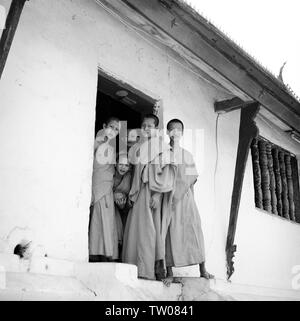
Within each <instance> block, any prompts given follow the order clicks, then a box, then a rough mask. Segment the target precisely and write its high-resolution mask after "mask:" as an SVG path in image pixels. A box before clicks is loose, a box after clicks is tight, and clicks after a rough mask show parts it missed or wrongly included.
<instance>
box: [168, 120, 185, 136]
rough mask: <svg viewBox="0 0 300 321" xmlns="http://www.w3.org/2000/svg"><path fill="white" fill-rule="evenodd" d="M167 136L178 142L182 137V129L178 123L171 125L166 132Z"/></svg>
mask: <svg viewBox="0 0 300 321" xmlns="http://www.w3.org/2000/svg"><path fill="white" fill-rule="evenodd" d="M168 135H169V137H170V139H171V140H180V139H181V137H182V135H183V128H182V125H181V124H180V123H177V122H174V123H171V124H170V126H169V130H168Z"/></svg>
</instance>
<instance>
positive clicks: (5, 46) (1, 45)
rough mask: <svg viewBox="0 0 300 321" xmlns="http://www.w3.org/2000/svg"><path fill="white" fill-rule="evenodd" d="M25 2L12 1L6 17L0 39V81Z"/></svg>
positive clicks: (19, 0)
mask: <svg viewBox="0 0 300 321" xmlns="http://www.w3.org/2000/svg"><path fill="white" fill-rule="evenodd" d="M25 1H28V0H12V2H11V5H10V9H9V12H8V15H7V17H6V22H5V29H4V30H3V32H2V36H1V39H0V79H1V77H2V73H3V70H4V67H5V63H6V60H7V57H8V53H9V50H10V47H11V44H12V42H13V39H14V35H15V32H16V30H17V26H18V23H19V20H20V16H21V13H22V10H23V7H24V4H25Z"/></svg>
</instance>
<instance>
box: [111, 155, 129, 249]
mask: <svg viewBox="0 0 300 321" xmlns="http://www.w3.org/2000/svg"><path fill="white" fill-rule="evenodd" d="M130 187H131V165H130V164H129V162H128V158H127V153H123V154H120V155H119V156H118V159H117V164H116V172H115V176H114V186H113V192H114V202H115V214H116V221H117V229H118V240H119V246H120V247H121V246H122V243H123V232H124V227H125V223H126V219H127V215H128V211H129V206H128V202H127V201H128V194H129V191H130ZM120 247H119V248H120Z"/></svg>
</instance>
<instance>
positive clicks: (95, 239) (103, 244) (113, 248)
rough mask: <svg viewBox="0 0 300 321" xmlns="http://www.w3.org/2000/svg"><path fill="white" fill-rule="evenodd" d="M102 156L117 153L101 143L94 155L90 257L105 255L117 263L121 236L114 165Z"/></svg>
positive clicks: (106, 144)
mask: <svg viewBox="0 0 300 321" xmlns="http://www.w3.org/2000/svg"><path fill="white" fill-rule="evenodd" d="M102 152H103V153H104V154H105V153H106V154H107V153H108V154H109V155H110V156H113V154H114V149H113V147H112V146H110V145H109V144H108V143H102V144H100V146H98V147H97V149H96V152H95V157H94V164H93V177H92V211H91V217H90V224H89V255H103V256H106V257H110V258H112V259H118V233H117V224H116V218H115V206H114V197H113V177H114V173H115V165H114V163H113V162H111V160H110V159H106V161H103V157H101V153H102ZM97 153H98V154H97ZM99 155H100V156H99ZM97 156H98V157H97Z"/></svg>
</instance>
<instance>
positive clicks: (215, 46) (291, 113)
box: [122, 0, 300, 131]
mask: <svg viewBox="0 0 300 321" xmlns="http://www.w3.org/2000/svg"><path fill="white" fill-rule="evenodd" d="M122 1H123V2H124V3H125V4H127V5H128V6H129V7H130V8H132V9H134V10H135V11H136V12H137V13H138V14H139V15H140V16H142V17H144V18H145V19H147V20H148V21H149V25H141V26H139V27H140V28H142V29H144V31H145V32H148V33H149V30H150V31H151V29H149V26H150V25H151V24H152V25H153V26H155V28H157V29H158V30H160V31H162V32H164V34H165V36H168V37H171V38H172V39H173V40H175V41H176V42H177V43H179V44H180V45H181V46H182V47H183V48H185V49H187V50H189V51H190V52H192V53H193V54H194V55H195V56H197V57H198V58H199V59H201V60H202V61H203V62H205V63H206V64H207V66H209V67H210V68H212V69H214V70H216V71H217V72H218V73H219V74H220V75H221V76H222V77H223V78H225V79H227V80H228V81H229V82H231V83H232V84H233V85H234V86H236V87H237V88H238V89H239V90H241V91H243V92H245V93H246V94H247V95H248V96H249V97H251V98H252V99H253V100H255V101H258V102H259V103H260V104H261V105H263V106H264V107H266V109H268V110H269V111H270V112H272V113H273V114H274V115H276V116H277V117H278V118H279V119H280V120H282V121H283V122H284V123H286V124H288V125H289V126H290V127H292V128H294V129H295V130H297V131H300V108H299V107H300V104H299V102H297V101H296V100H295V99H294V98H293V97H291V95H289V94H288V93H286V92H285V91H284V90H283V89H281V88H280V87H279V86H277V85H276V84H275V80H272V79H269V78H268V77H267V76H266V73H263V72H262V71H261V70H260V69H259V68H258V66H257V65H255V63H253V62H252V60H251V58H249V57H246V54H245V53H244V54H241V50H238V49H234V45H233V43H232V41H230V40H229V39H228V38H227V39H225V38H224V37H223V38H222V37H221V36H220V34H218V33H217V32H216V30H215V29H216V28H212V27H211V25H210V24H209V23H208V22H207V21H206V22H205V21H204V20H205V19H204V18H202V20H203V21H201V20H200V18H199V17H196V18H195V17H194V16H193V15H192V14H191V13H189V12H186V11H185V10H183V9H182V8H180V7H179V6H178V5H176V3H177V1H176V3H175V1H164V4H162V3H161V2H160V1H158V0H152V1H148V0H147V1H141V0H122ZM166 3H169V4H170V5H169V6H167V5H166ZM172 4H174V5H172ZM174 18H175V20H176V23H175V24H174V23H173V22H172V21H174Z"/></svg>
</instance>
